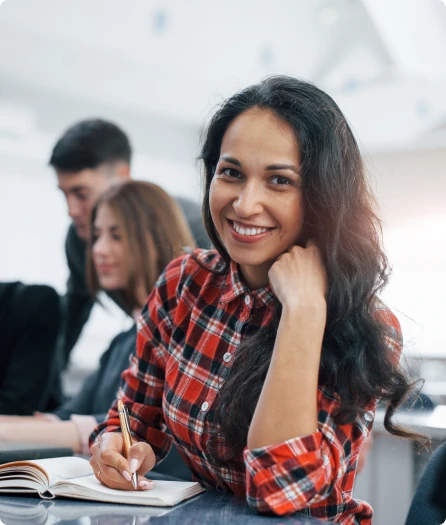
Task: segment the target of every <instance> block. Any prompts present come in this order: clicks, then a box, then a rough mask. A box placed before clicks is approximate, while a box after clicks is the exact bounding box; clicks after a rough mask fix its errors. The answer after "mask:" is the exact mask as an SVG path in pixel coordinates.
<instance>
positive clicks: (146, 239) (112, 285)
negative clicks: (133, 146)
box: [0, 180, 194, 454]
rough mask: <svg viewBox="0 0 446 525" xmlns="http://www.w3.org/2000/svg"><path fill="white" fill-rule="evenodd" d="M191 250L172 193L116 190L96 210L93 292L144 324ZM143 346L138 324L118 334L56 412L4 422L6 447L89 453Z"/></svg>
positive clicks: (0, 419) (128, 186)
mask: <svg viewBox="0 0 446 525" xmlns="http://www.w3.org/2000/svg"><path fill="white" fill-rule="evenodd" d="M184 247H194V240H193V237H192V234H191V232H190V230H189V227H188V225H187V222H186V219H185V218H184V215H183V212H182V211H181V209H180V208H179V206H178V204H177V203H176V202H175V201H174V199H173V198H171V197H170V196H169V195H168V194H167V193H166V192H165V191H164V190H162V189H161V188H160V187H159V186H157V185H156V184H151V183H149V182H142V181H130V180H129V181H126V182H123V183H119V184H117V185H114V186H112V187H110V188H109V189H108V190H107V191H106V192H105V193H104V194H103V195H102V196H101V197H100V198H99V200H98V202H97V203H96V205H95V206H94V208H93V213H92V217H91V236H90V239H89V246H88V251H87V254H88V255H87V263H88V269H87V270H88V271H87V276H88V284H89V288H90V290H91V292H92V294H93V295H94V296H97V293H98V292H99V291H100V290H104V291H107V292H112V293H114V294H116V295H117V296H118V297H119V299H120V303H121V304H124V305H125V309H126V311H127V312H131V315H132V317H133V319H134V321H135V323H136V320H137V318H138V317H139V316H140V314H141V309H142V307H143V305H144V304H145V302H146V299H147V296H148V295H149V293H150V291H151V290H152V289H153V287H154V286H155V282H156V280H157V278H158V276H159V275H160V274H161V272H162V271H163V269H164V267H165V266H166V265H167V264H168V263H169V262H170V261H171V260H173V259H174V258H175V257H177V256H179V255H180V254H181V253H182V250H183V248H184ZM135 341H136V328H135V325H134V326H133V327H132V328H131V329H130V330H128V331H127V332H124V333H121V334H119V335H118V336H116V337H115V338H114V339H113V341H112V342H111V344H110V347H109V349H108V350H107V351H106V352H105V353H104V354H103V355H102V357H101V362H100V366H99V368H98V370H97V371H96V372H94V373H93V374H92V375H91V376H89V377H88V378H87V380H86V381H85V383H84V385H83V388H82V390H81V392H80V393H79V394H78V395H77V396H76V397H74V398H73V399H72V400H69V401H67V402H66V403H64V404H63V405H62V406H61V407H59V408H58V409H57V410H55V411H54V412H52V413H48V414H40V413H39V414H36V415H35V416H27V417H18V416H16V417H13V416H0V441H2V440H4V441H23V442H27V443H30V442H31V443H45V444H54V445H59V446H69V447H71V448H72V449H73V450H74V451H75V452H81V453H85V454H88V452H89V451H88V436H89V434H90V433H91V431H92V430H93V428H94V427H95V426H96V424H97V423H99V422H101V421H103V420H104V419H105V415H106V413H107V410H108V408H109V406H110V405H111V403H112V402H113V400H114V399H115V397H116V392H117V390H118V388H119V383H120V376H121V372H122V371H123V370H124V369H125V368H126V367H127V366H128V363H129V356H130V354H131V353H132V351H133V350H134V347H135Z"/></svg>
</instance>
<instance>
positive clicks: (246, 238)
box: [227, 219, 275, 244]
mask: <svg viewBox="0 0 446 525" xmlns="http://www.w3.org/2000/svg"><path fill="white" fill-rule="evenodd" d="M227 221H228V225H229V231H230V232H231V235H232V237H233V238H234V239H235V240H236V241H238V242H242V243H244V244H254V243H256V242H258V241H261V240H262V239H264V238H265V237H267V236H268V235H269V234H270V233H271V232H272V231H273V230H275V228H270V229H269V230H267V231H266V232H263V233H257V234H256V235H242V234H241V233H238V232H237V231H236V230H235V228H234V222H233V221H232V220H230V219H227Z"/></svg>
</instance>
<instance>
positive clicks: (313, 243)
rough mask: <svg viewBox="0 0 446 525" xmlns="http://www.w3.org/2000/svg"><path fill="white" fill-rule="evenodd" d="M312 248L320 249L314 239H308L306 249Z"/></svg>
mask: <svg viewBox="0 0 446 525" xmlns="http://www.w3.org/2000/svg"><path fill="white" fill-rule="evenodd" d="M312 247H315V248H318V246H317V244H316V241H315V240H314V239H308V240H307V244H306V245H305V248H312Z"/></svg>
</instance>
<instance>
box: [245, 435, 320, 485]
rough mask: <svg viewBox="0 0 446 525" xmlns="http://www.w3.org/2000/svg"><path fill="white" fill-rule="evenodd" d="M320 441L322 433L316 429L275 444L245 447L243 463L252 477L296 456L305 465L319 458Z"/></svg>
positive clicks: (294, 458)
mask: <svg viewBox="0 0 446 525" xmlns="http://www.w3.org/2000/svg"><path fill="white" fill-rule="evenodd" d="M321 443H322V433H321V432H320V431H316V432H314V433H313V434H310V435H309V436H304V437H296V438H291V439H288V440H287V441H284V442H282V443H277V444H275V445H267V446H266V447H259V448H254V449H251V450H250V449H248V448H245V450H244V459H245V464H246V467H247V468H248V470H249V472H250V474H251V476H253V477H254V478H255V477H256V475H257V474H261V472H262V471H264V470H265V469H268V468H270V467H273V466H274V465H277V464H278V463H284V462H286V461H288V460H296V458H299V464H300V465H302V466H305V465H307V464H310V463H314V462H315V461H317V460H319V459H320V457H321ZM256 484H257V483H256Z"/></svg>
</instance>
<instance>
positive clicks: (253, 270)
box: [239, 261, 274, 290]
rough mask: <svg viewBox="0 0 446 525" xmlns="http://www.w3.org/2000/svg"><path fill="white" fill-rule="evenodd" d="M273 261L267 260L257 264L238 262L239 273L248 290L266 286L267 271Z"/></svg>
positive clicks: (267, 281)
mask: <svg viewBox="0 0 446 525" xmlns="http://www.w3.org/2000/svg"><path fill="white" fill-rule="evenodd" d="M273 262H274V261H273ZM273 262H269V261H268V262H266V263H264V264H262V265H259V266H257V265H256V266H251V265H247V264H246V265H245V264H243V265H241V264H239V270H240V274H241V276H242V278H243V280H244V281H245V283H246V284H247V285H248V287H249V289H250V290H257V289H258V288H264V287H265V286H268V284H269V279H268V272H269V269H270V268H271V266H272V265H273Z"/></svg>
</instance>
